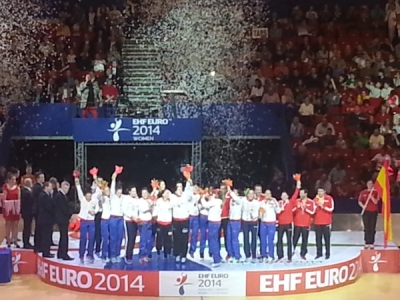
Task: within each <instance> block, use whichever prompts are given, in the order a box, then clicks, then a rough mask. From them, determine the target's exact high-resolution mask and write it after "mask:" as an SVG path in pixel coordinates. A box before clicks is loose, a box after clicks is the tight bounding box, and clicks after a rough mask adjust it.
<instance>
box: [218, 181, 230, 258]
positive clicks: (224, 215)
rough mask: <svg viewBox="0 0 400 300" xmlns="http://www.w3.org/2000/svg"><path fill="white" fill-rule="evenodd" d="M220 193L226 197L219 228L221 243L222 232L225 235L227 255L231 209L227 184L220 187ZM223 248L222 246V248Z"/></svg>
mask: <svg viewBox="0 0 400 300" xmlns="http://www.w3.org/2000/svg"><path fill="white" fill-rule="evenodd" d="M219 191H221V192H222V194H223V195H224V197H223V199H222V200H223V201H224V202H223V204H222V212H221V226H220V228H219V232H218V234H219V237H220V238H219V239H218V241H221V234H222V232H223V233H224V243H225V250H226V253H228V241H227V233H228V223H229V207H230V205H231V196H230V194H229V193H228V189H227V187H226V185H225V184H221V186H220V187H219ZM220 248H221V246H220ZM229 258H230V257H229V255H227V256H226V257H225V260H228V259H229Z"/></svg>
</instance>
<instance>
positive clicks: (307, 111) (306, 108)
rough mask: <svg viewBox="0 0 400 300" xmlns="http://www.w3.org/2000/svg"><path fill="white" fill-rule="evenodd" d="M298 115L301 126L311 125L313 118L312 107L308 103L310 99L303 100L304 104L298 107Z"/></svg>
mask: <svg viewBox="0 0 400 300" xmlns="http://www.w3.org/2000/svg"><path fill="white" fill-rule="evenodd" d="M299 114H300V116H301V120H302V123H303V124H306V125H307V126H310V125H311V124H312V120H313V116H314V105H313V104H312V103H311V102H310V98H308V97H307V98H306V99H304V102H303V103H302V104H301V105H300V108H299Z"/></svg>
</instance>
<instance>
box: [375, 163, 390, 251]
mask: <svg viewBox="0 0 400 300" xmlns="http://www.w3.org/2000/svg"><path fill="white" fill-rule="evenodd" d="M392 174H393V169H392V168H391V167H390V166H389V160H388V159H385V160H384V162H383V165H382V168H381V170H380V171H379V173H378V177H377V178H376V181H375V184H374V189H375V190H376V191H377V193H378V196H379V197H380V198H381V199H382V214H383V233H384V247H385V248H386V247H387V245H388V242H390V241H392V238H393V237H392V217H391V203H390V182H389V177H390V175H392Z"/></svg>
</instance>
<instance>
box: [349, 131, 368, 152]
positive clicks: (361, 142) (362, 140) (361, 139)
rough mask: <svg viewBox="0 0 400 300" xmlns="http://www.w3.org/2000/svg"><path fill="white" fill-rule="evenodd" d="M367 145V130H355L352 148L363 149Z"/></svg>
mask: <svg viewBox="0 0 400 300" xmlns="http://www.w3.org/2000/svg"><path fill="white" fill-rule="evenodd" d="M368 146H369V134H368V132H364V134H362V133H361V131H357V132H356V135H355V137H354V139H353V148H354V149H365V148H368Z"/></svg>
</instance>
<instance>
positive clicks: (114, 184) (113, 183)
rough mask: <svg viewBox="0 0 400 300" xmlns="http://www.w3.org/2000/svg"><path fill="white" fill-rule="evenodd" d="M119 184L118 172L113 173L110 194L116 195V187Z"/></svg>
mask: <svg viewBox="0 0 400 300" xmlns="http://www.w3.org/2000/svg"><path fill="white" fill-rule="evenodd" d="M116 185H117V174H115V173H113V174H112V176H111V186H110V195H111V196H115V187H116Z"/></svg>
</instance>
